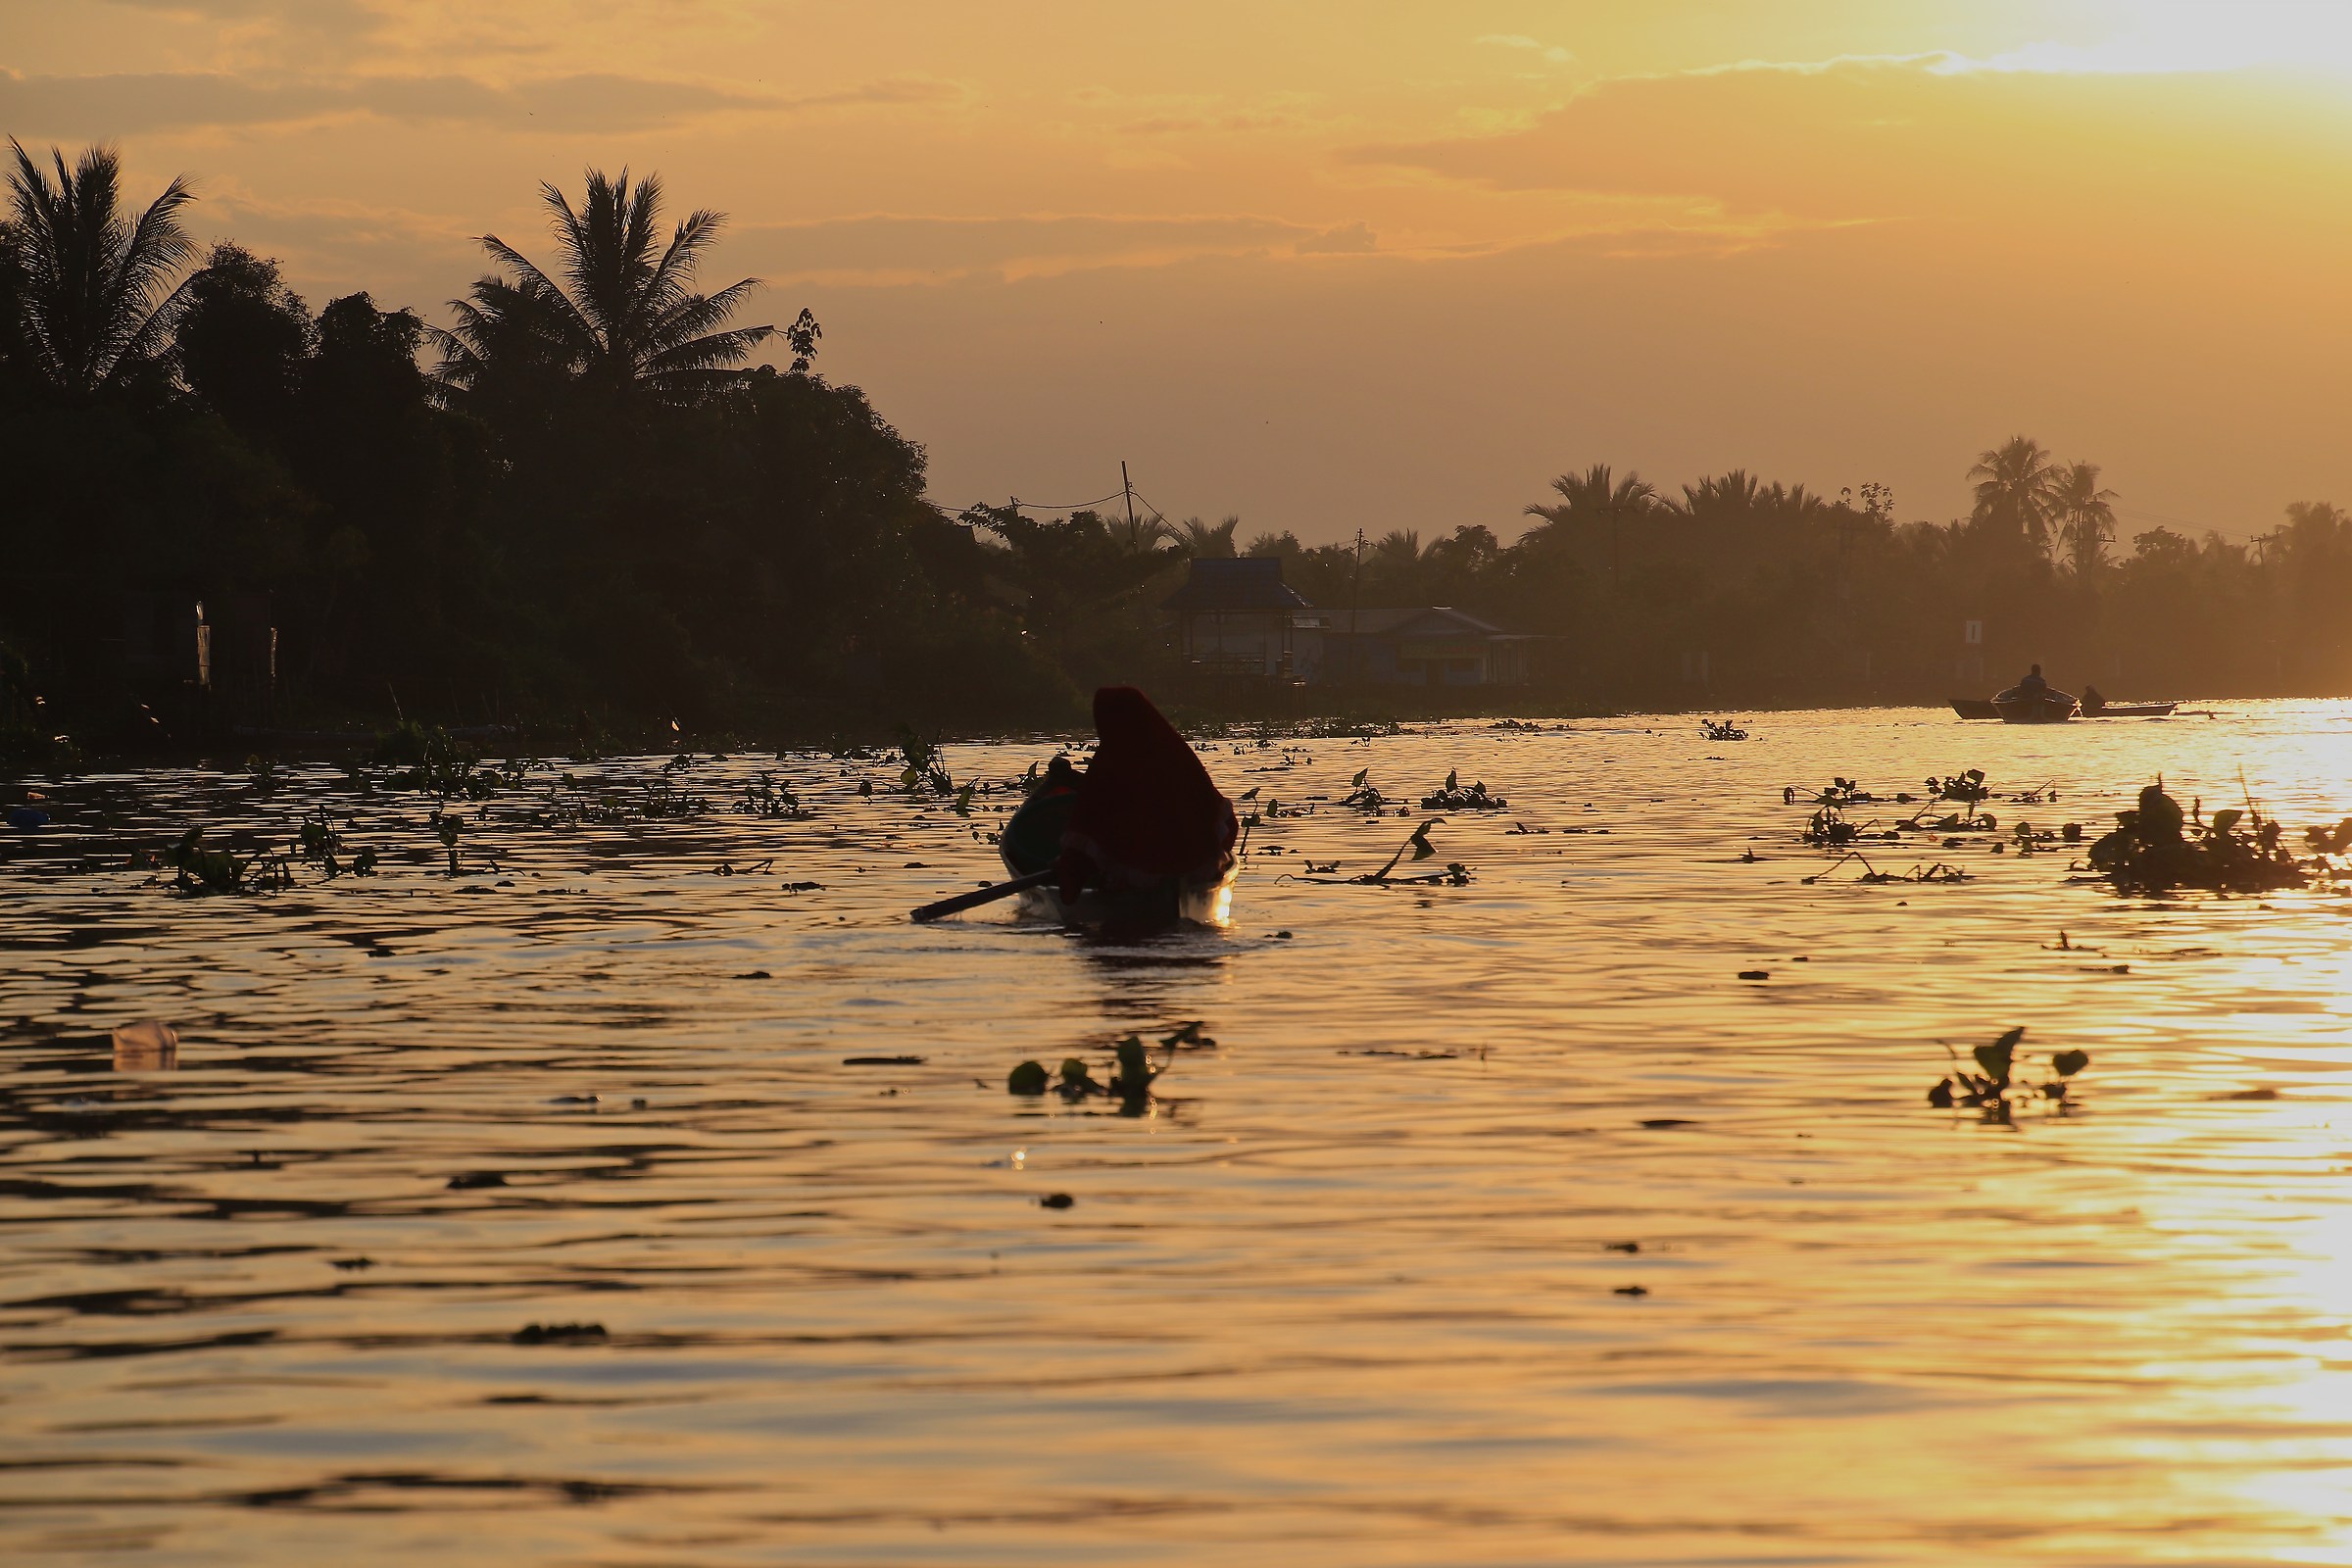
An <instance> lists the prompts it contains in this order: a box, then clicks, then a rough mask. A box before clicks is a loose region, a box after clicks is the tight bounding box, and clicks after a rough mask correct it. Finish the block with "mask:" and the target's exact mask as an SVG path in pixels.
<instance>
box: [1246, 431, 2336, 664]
mask: <svg viewBox="0 0 2352 1568" xmlns="http://www.w3.org/2000/svg"><path fill="white" fill-rule="evenodd" d="M1974 477H1976V478H1977V479H1978V480H1979V483H1978V484H1977V501H1976V507H1975V509H1974V512H1973V513H1972V515H1970V516H1968V517H1966V518H1958V519H1954V520H1952V521H1949V522H1944V523H1933V522H1905V523H1898V522H1896V521H1895V520H1894V515H1893V502H1892V498H1891V497H1890V496H1889V495H1888V494H1887V491H1886V490H1885V489H1884V488H1883V487H1881V486H1877V485H1865V486H1863V487H1862V490H1861V492H1860V493H1859V494H1858V495H1856V494H1852V493H1841V494H1840V495H1839V496H1838V498H1837V499H1835V500H1831V499H1827V498H1825V497H1822V496H1818V495H1814V494H1811V493H1809V492H1807V491H1806V490H1805V489H1804V488H1803V487H1802V486H1797V487H1795V488H1793V489H1787V488H1784V487H1783V486H1781V485H1778V484H1763V483H1760V482H1758V481H1757V480H1756V479H1754V478H1752V477H1751V476H1749V475H1747V474H1745V473H1742V472H1739V471H1734V472H1731V473H1727V474H1723V475H1720V476H1717V477H1713V478H1707V479H1702V480H1700V481H1699V482H1697V483H1696V484H1691V485H1685V486H1683V487H1681V493H1680V494H1679V495H1677V496H1674V497H1672V498H1671V499H1670V498H1668V497H1667V496H1665V495H1663V494H1661V493H1659V492H1658V491H1657V490H1656V489H1655V488H1653V487H1652V486H1650V485H1649V484H1647V483H1645V482H1643V481H1642V479H1640V478H1639V477H1638V476H1636V475H1632V474H1624V475H1619V474H1615V473H1613V472H1612V471H1611V470H1610V469H1609V468H1608V467H1607V466H1593V467H1592V468H1590V469H1588V470H1586V471H1585V472H1583V473H1578V474H1568V475H1564V476H1562V477H1561V478H1560V479H1559V480H1557V481H1556V482H1555V484H1554V486H1553V489H1554V491H1555V493H1556V500H1555V501H1554V502H1552V503H1550V504H1545V505H1540V506H1532V507H1530V508H1529V509H1528V512H1529V514H1530V515H1533V516H1534V517H1535V518H1536V519H1537V520H1536V522H1535V525H1534V526H1533V527H1532V528H1530V529H1529V530H1528V531H1527V532H1526V534H1524V535H1523V536H1522V537H1521V538H1520V539H1518V540H1517V541H1516V542H1514V543H1512V544H1510V545H1507V546H1506V545H1504V544H1502V543H1501V542H1500V541H1499V540H1498V539H1497V538H1496V537H1495V534H1494V532H1493V531H1492V530H1490V529H1488V528H1486V527H1484V526H1482V525H1475V524H1474V525H1470V526H1465V527H1457V528H1455V529H1454V530H1453V531H1452V532H1451V533H1450V534H1446V535H1442V536H1439V537H1436V538H1434V539H1432V540H1430V541H1429V542H1428V543H1426V544H1424V543H1423V542H1422V540H1421V538H1420V536H1419V535H1418V534H1417V533H1415V532H1411V531H1398V532H1392V533H1389V534H1388V535H1386V536H1385V537H1383V538H1380V539H1378V540H1373V541H1363V542H1358V543H1356V544H1352V545H1329V546H1323V547H1319V548H1309V547H1306V546H1303V545H1301V544H1300V543H1299V540H1297V539H1296V538H1294V537H1293V536H1291V535H1289V534H1261V535H1259V536H1257V537H1256V538H1254V539H1253V540H1251V541H1250V542H1249V544H1248V545H1247V547H1246V549H1247V552H1248V553H1249V554H1251V555H1272V556H1280V557H1282V558H1283V561H1284V575H1285V578H1286V580H1288V581H1289V582H1291V583H1292V584H1293V585H1294V586H1296V587H1298V588H1299V590H1300V591H1301V592H1302V593H1304V594H1305V595H1306V596H1307V597H1308V598H1309V599H1311V600H1313V601H1314V602H1315V603H1316V604H1317V605H1320V606H1323V607H1326V608H1327V609H1328V610H1329V611H1330V613H1331V614H1332V617H1333V620H1334V623H1335V624H1336V625H1338V626H1340V627H1341V628H1343V629H1345V627H1346V626H1347V624H1348V612H1349V610H1350V608H1351V607H1356V606H1361V607H1365V608H1369V607H1373V606H1395V605H1426V604H1446V605H1453V606H1455V607H1457V608H1460V609H1463V610H1467V611H1470V612H1472V613H1478V614H1482V615H1484V616H1486V617H1487V618H1489V619H1491V620H1494V621H1495V622H1497V623H1499V624H1502V625H1504V626H1506V627H1508V628H1509V629H1512V630H1515V631H1529V632H1538V633H1544V634H1548V638H1547V640H1546V641H1545V642H1544V644H1542V645H1541V646H1540V652H1539V656H1538V659H1537V662H1536V672H1537V673H1536V679H1537V682H1538V685H1539V687H1540V688H1542V689H1544V690H1545V691H1546V692H1547V693H1548V694H1556V695H1558V696H1561V697H1565V698H1568V699H1570V700H1575V701H1582V702H1586V703H1591V704H1600V705H1610V706H1625V707H1631V706H1637V705H1641V706H1650V705H1659V706H1668V707H1676V706H1746V707H1764V706H1771V705H1796V704H1804V703H1852V702H1924V703H1936V702H1940V701H1942V700H1943V699H1945V698H1947V697H1955V696H1965V697H1985V696H1989V695H1991V694H1992V692H1993V691H1995V690H1997V689H1998V688H2000V687H2004V686H2007V685H2008V684H2009V683H2010V682H2011V681H2012V680H2014V679H2015V678H2016V677H2017V676H2018V675H2019V674H2020V673H2022V672H2023V671H2024V669H2025V667H2026V665H2027V664H2029V663H2034V662H2038V663H2040V664H2041V665H2043V667H2044V668H2045V670H2047V671H2048V672H2049V674H2050V676H2051V678H2052V679H2053V680H2054V681H2056V682H2057V683H2058V684H2060V685H2061V686H2064V687H2067V688H2068V689H2070V690H2074V691H2078V692H2079V691H2080V690H2081V689H2082V687H2083V686H2084V685H2094V684H2095V685H2097V686H2099V687H2100V688H2101V689H2102V690H2103V691H2104V693H2105V694H2106V695H2107V696H2109V697H2119V696H2124V695H2141V696H2148V697H2180V696H2191V695H2218V694H2237V695H2265V694H2274V695H2342V694H2344V693H2347V692H2352V513H2347V512H2345V511H2343V510H2341V509H2338V508H2336V507H2333V506H2330V505H2328V504H2327V503H2325V502H2299V503H2296V504H2294V505H2291V506H2289V507H2287V508H2286V509H2285V512H2286V515H2285V520H2284V521H2283V522H2282V523H2281V524H2280V525H2279V526H2278V527H2277V528H2276V529H2274V530H2273V531H2271V532H2269V533H2267V534H2264V535H2262V536H2261V537H2259V538H2257V539H2254V540H2252V541H2250V542H2247V543H2238V542H2234V541H2231V540H2228V539H2225V538H2222V537H2220V536H2219V535H2216V534H2207V535H2206V536H2205V537H2204V538H2203V539H2201V540H2198V539H2191V538H2189V537H2187V536H2186V535H2184V534H2181V533H2178V532H2175V531H2173V530H2171V529H2168V528H2155V529H2151V530H2148V531H2145V532H2141V533H2138V534H2136V535H2134V536H2133V538H2132V541H2131V542H2132V547H2133V548H2132V552H2131V554H2130V555H2128V556H2124V557H2122V558H2120V559H2114V558H2112V557H2111V554H2110V552H2109V550H2108V546H2109V545H2110V544H2111V543H2112V542H2113V539H2114V528H2115V514H2114V509H2113V505H2112V503H2113V501H2114V499H2115V497H2114V493H2113V492H2112V491H2108V490H2104V489H2102V488H2101V487H2100V485H2099V473H2098V468H2097V466H2095V465H2091V464H2065V465H2062V464H2058V463H2055V462H2053V461H2052V460H2051V459H2050V457H2049V455H2048V454H2047V453H2046V452H2044V451H2043V450H2042V449H2041V448H2040V447H2039V446H2038V445H2036V444H2035V443H2034V442H2032V441H2030V440H2027V439H2025V438H2023V437H2019V438H2016V439H2014V440H2011V441H2009V442H2007V443H2005V444H2004V445H2003V446H2001V447H1999V448H1996V449H1994V450H1993V451H1990V452H1986V453H1985V455H1984V458H1983V461H1982V462H1981V463H1980V464H1979V466H1978V467H1977V470H1976V472H1975V475H1974ZM1972 622H1973V623H1974V625H1973V626H1972V625H1971V623H1972ZM1972 632H1973V634H1974V636H1975V638H1976V640H1975V641H1971V640H1970V638H1971V634H1972Z"/></svg>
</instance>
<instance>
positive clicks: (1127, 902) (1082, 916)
mask: <svg viewBox="0 0 2352 1568" xmlns="http://www.w3.org/2000/svg"><path fill="white" fill-rule="evenodd" d="M1076 799H1077V797H1076V796H1075V795H1074V794H1072V793H1071V792H1070V791H1068V790H1051V791H1048V792H1046V793H1043V794H1039V795H1033V796H1031V797H1030V798H1029V799H1028V800H1027V801H1026V802H1024V803H1023V804H1022V806H1021V808H1020V809H1019V810H1017V811H1014V812H1013V813H1012V815H1011V816H1010V817H1009V818H1008V819H1006V821H1005V831H1004V833H1003V835H1002V836H1001V837H1000V838H999V839H998V842H997V854H998V856H999V858H1002V859H1003V860H1004V862H1005V870H1006V871H1008V872H1010V873H1011V874H1012V875H1014V876H1028V875H1030V874H1031V873H1033V872H1037V871H1043V870H1045V869H1047V868H1048V867H1049V866H1051V865H1053V863H1054V859H1055V858H1057V857H1058V856H1059V855H1060V854H1061V830H1062V827H1063V825H1064V824H1065V823H1066V822H1067V821H1068V820H1069V815H1070V807H1071V804H1072V803H1073V802H1074V801H1075V800H1076ZM1240 869H1241V862H1240V861H1239V860H1238V859H1236V858H1234V857H1233V856H1232V855H1231V854H1227V855H1225V856H1224V857H1223V858H1221V859H1220V860H1219V861H1218V863H1217V864H1216V865H1215V866H1214V867H1212V868H1211V869H1210V870H1208V871H1205V872H1202V873H1200V874H1199V875H1195V876H1180V877H1159V878H1155V879H1153V880H1152V881H1150V882H1144V883H1138V884H1136V885H1134V886H1130V887H1118V888H1088V889H1086V890H1085V891H1084V892H1082V893H1080V894H1079V895H1078V897H1077V898H1076V899H1074V900H1072V901H1070V902H1069V903H1066V904H1065V903H1063V902H1062V897H1061V894H1060V892H1059V891H1058V890H1056V889H1054V888H1053V887H1042V888H1029V889H1027V890H1025V891H1023V892H1022V893H1021V894H1020V896H1019V897H1020V904H1019V906H1018V907H1019V909H1020V912H1021V913H1022V914H1023V915H1025V916H1027V917H1029V918H1031V919H1037V920H1058V921H1060V922H1062V923H1063V924H1064V925H1079V926H1109V927H1113V928H1115V929H1121V930H1148V929H1151V928H1153V927H1158V926H1168V925H1174V924H1177V923H1178V922H1180V921H1188V920H1189V921H1191V922H1192V923H1194V924H1196V925H1224V924H1225V923H1226V922H1227V921H1228V920H1230V919H1231V918H1232V914H1233V879H1234V875H1235V873H1236V872H1237V871H1239V870H1240Z"/></svg>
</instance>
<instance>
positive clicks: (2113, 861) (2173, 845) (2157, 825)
mask: <svg viewBox="0 0 2352 1568" xmlns="http://www.w3.org/2000/svg"><path fill="white" fill-rule="evenodd" d="M2115 822H2116V826H2115V831H2114V832H2112V833H2109V834H2108V835H2107V836H2106V837H2104V838H2102V839H2100V840H2099V841H2098V842H2097V843H2095V844H2093V845H2092V846H2091V847H2090V868H2091V869H2092V870H2093V871H2096V872H2097V873H2098V874H2099V875H2101V876H2103V877H2105V878H2106V879H2107V880H2108V881H2110V882H2112V883H2114V884H2115V890H2116V891H2117V892H2118V893H2131V894H2151V893H2172V892H2177V891H2179V890H2180V889H2182V888H2196V889H2201V890H2203V891H2205V892H2209V893H2269V892H2273V891H2276V890H2278V889H2279V888H2299V887H2302V886H2303V885H2304V884H2305V882H2306V881H2307V880H2308V878H2307V876H2306V873H2305V870H2304V868H2303V866H2302V865H2301V864H2300V863H2299V862H2298V861H2297V860H2296V859H2295V857H2294V856H2293V854H2292V853H2290V852H2289V851H2288V850H2287V848H2286V847H2285V845H2284V844H2283V843H2281V842H2280V838H2281V832H2282V830H2281V829H2280V827H2279V825H2278V822H2277V821H2276V820H2274V819H2273V818H2270V817H2266V816H2264V815H2263V814H2262V813H2261V812H2260V811H2259V810H2256V809H2254V808H2253V806H2252V804H2251V803H2249V804H2248V805H2247V807H2246V808H2245V809H2243V810H2240V809H2236V808H2234V807H2232V808H2229V809H2224V810H2219V811H2216V812H2214V813H2213V816H2212V817H2211V819H2210V820H2209V819H2207V818H2206V816H2205V811H2204V803H2203V802H2202V801H2197V802H2193V803H2192V804H2191V806H2190V808H2189V809H2188V810H2186V811H2182V810H2181V809H2180V802H2178V801H2176V800H2174V799H2173V798H2172V796H2170V795H2168V794H2166V793H2165V789H2164V780H2163V779H2161V778H2159V779H2158V780H2157V781H2156V782H2155V783H2153V784H2150V785H2149V786H2147V787H2146V788H2145V789H2143V790H2141V791H2140V792H2139V804H2138V805H2137V806H2136V807H2134V808H2133V809H2131V810H2128V811H2118V812H2117V813H2116V815H2115ZM2241 828H2242V830H2241Z"/></svg>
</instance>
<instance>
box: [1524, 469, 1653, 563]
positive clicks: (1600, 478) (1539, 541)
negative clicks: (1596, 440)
mask: <svg viewBox="0 0 2352 1568" xmlns="http://www.w3.org/2000/svg"><path fill="white" fill-rule="evenodd" d="M1551 487H1552V489H1554V490H1556V491H1558V492H1559V495H1560V499H1559V503H1558V505H1556V506H1549V507H1544V506H1531V507H1529V508H1528V509H1527V515H1529V516H1531V517H1542V518H1543V519H1544V521H1543V523H1542V524H1540V525H1538V526H1537V527H1534V528H1530V529H1529V530H1528V531H1527V535H1526V537H1525V538H1523V539H1522V540H1521V541H1520V543H1521V544H1523V545H1526V544H1534V545H1538V546H1541V545H1544V544H1547V543H1549V542H1550V541H1552V540H1555V539H1557V540H1563V541H1564V540H1566V539H1567V538H1568V537H1570V534H1571V530H1572V529H1583V528H1592V527H1599V528H1606V529H1607V530H1608V536H1609V575H1610V576H1611V577H1614V576H1616V574H1617V530H1618V527H1619V525H1620V524H1622V523H1623V522H1624V521H1625V520H1626V519H1627V518H1629V517H1640V516H1644V515H1648V514H1650V513H1652V512H1655V511H1657V510H1659V507H1660V502H1659V500H1658V493H1657V491H1656V489H1655V488H1654V487H1652V486H1651V485H1650V484H1649V483H1648V482H1647V481H1645V480H1644V479H1643V478H1642V476H1641V475H1640V474H1638V473H1633V472H1628V473H1627V474H1626V476H1625V477H1624V478H1622V479H1619V478H1617V477H1616V476H1615V475H1614V474H1612V473H1611V472H1610V471H1609V466H1608V465H1607V464H1605V463H1595V464H1593V466H1591V467H1589V468H1587V469H1586V470H1585V471H1584V472H1583V473H1563V474H1561V475H1560V476H1559V477H1558V478H1556V479H1554V480H1552V481H1551Z"/></svg>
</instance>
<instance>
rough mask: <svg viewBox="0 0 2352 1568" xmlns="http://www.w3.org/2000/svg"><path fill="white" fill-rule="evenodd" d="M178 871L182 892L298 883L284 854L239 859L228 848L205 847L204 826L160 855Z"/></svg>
mask: <svg viewBox="0 0 2352 1568" xmlns="http://www.w3.org/2000/svg"><path fill="white" fill-rule="evenodd" d="M158 858H159V859H161V860H162V862H163V863H164V864H165V865H168V866H170V867H172V869H173V870H174V871H175V872H177V873H178V874H177V875H176V876H174V877H173V878H172V886H173V887H175V888H177V889H178V890H179V891H180V892H182V893H270V892H275V891H276V890H278V889H280V888H288V887H292V886H293V885H294V873H293V871H292V870H291V869H290V868H289V867H288V866H287V864H286V859H285V857H284V856H282V855H255V856H251V857H248V858H245V859H242V860H240V859H238V858H236V857H235V856H233V855H231V854H229V853H228V851H226V850H208V849H206V848H205V847H204V829H202V828H200V827H192V828H190V829H188V830H187V832H185V833H183V834H181V835H180V838H179V842H178V843H176V844H174V845H172V847H171V848H170V849H168V850H166V851H164V853H163V854H162V855H161V856H160V857H158Z"/></svg>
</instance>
